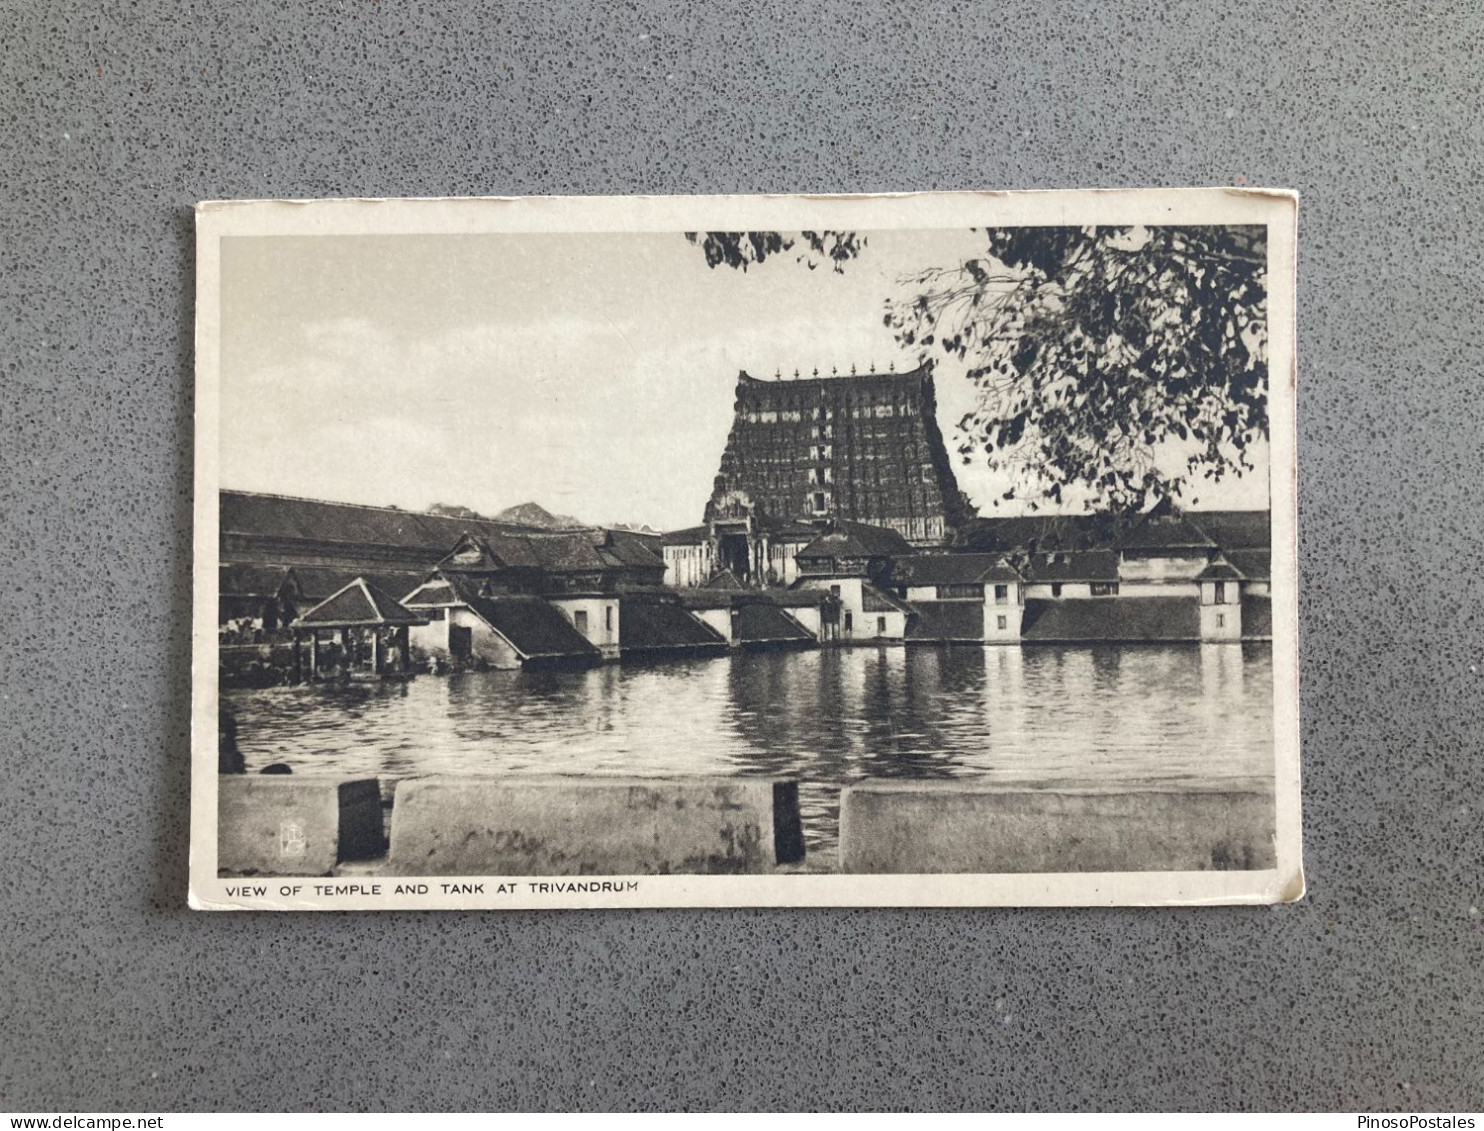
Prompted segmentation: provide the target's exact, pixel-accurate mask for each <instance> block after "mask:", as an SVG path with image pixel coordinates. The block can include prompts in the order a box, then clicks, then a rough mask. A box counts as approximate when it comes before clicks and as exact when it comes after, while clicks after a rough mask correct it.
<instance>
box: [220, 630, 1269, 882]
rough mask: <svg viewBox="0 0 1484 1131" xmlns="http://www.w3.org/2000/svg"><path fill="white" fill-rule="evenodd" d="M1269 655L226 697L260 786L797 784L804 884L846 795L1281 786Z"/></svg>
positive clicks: (695, 672)
mask: <svg viewBox="0 0 1484 1131" xmlns="http://www.w3.org/2000/svg"><path fill="white" fill-rule="evenodd" d="M1272 683H1273V673H1272V655H1271V649H1270V647H1269V646H1267V645H1261V644H1257V645H1231V644H1209V645H1170V646H1160V645H1138V646H1125V647H1066V648H1048V647H1026V648H1013V647H1005V648H964V647H958V648H919V647H913V648H902V647H895V648H892V647H883V648H879V649H878V648H845V649H817V650H809V651H802V652H771V653H740V654H733V655H729V656H722V657H713V658H709V659H698V660H681V661H666V662H663V663H659V662H656V663H652V664H623V665H617V664H610V665H607V666H604V667H601V668H595V669H591V670H588V671H581V672H525V671H521V672H485V673H479V674H465V675H455V676H448V677H433V676H420V677H418V678H417V679H414V680H413V681H411V682H410V683H407V684H386V685H379V684H355V685H351V686H349V687H336V688H330V687H299V688H271V689H268V690H261V691H246V690H242V691H227V692H223V696H222V697H223V701H224V703H225V704H226V705H227V706H228V707H229V709H230V710H232V711H233V712H234V713H235V715H236V717H237V723H238V744H239V746H240V747H241V750H242V753H243V755H244V757H245V758H246V761H247V768H248V770H249V772H255V771H256V770H258V769H260V768H261V767H263V766H264V765H267V764H268V763H270V762H286V763H288V764H289V765H290V766H292V767H293V769H294V772H295V773H298V774H303V773H334V774H364V775H381V776H387V777H393V778H404V779H405V778H414V777H421V776H427V775H432V774H461V773H465V774H467V773H629V774H663V773H716V774H762V775H767V776H787V777H797V778H798V779H799V782H800V802H801V805H802V808H803V817H804V832H805V838H806V841H807V844H808V850H809V853H810V857H811V861H810V862H811V865H812V866H814V867H820V866H824V865H827V864H828V862H830V861H831V860H832V859H833V857H834V853H835V847H836V836H837V829H838V822H839V790H840V787H841V786H842V785H846V784H850V783H852V782H856V781H859V780H861V779H862V778H866V777H920V778H934V777H941V778H949V777H957V776H962V775H990V776H993V777H999V778H1004V779H1016V780H1031V781H1036V782H1043V783H1046V784H1054V783H1057V782H1069V781H1078V782H1085V781H1098V782H1119V781H1127V782H1146V781H1161V782H1166V781H1168V782H1209V781H1215V780H1220V779H1225V778H1232V777H1271V775H1272V772H1273V735H1272V691H1273V687H1272Z"/></svg>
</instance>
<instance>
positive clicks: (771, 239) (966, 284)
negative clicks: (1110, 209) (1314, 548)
mask: <svg viewBox="0 0 1484 1131" xmlns="http://www.w3.org/2000/svg"><path fill="white" fill-rule="evenodd" d="M983 234H984V237H985V254H984V256H983V257H982V258H976V259H971V260H968V261H967V262H965V263H962V264H960V265H958V266H954V267H946V268H930V269H927V270H924V271H922V272H919V273H918V274H916V275H912V276H909V277H908V278H906V279H904V280H902V281H901V282H902V285H903V287H904V288H905V289H906V291H907V292H908V294H909V296H910V297H908V298H905V299H888V300H887V302H886V313H885V324H886V325H887V326H888V327H889V328H890V329H891V330H892V331H893V332H894V333H895V335H896V337H897V340H898V342H900V343H901V344H902V345H903V346H905V347H907V348H910V349H915V350H916V351H918V353H919V354H920V355H921V356H923V357H927V356H931V355H934V354H937V355H946V356H948V357H951V358H953V359H955V360H957V361H958V362H960V363H962V364H963V365H964V367H965V370H966V373H967V376H968V379H969V380H971V381H973V382H974V384H975V385H976V386H977V387H978V389H979V391H980V394H981V396H980V405H979V407H978V408H976V409H975V410H974V411H972V412H970V413H969V414H968V415H966V416H965V417H964V418H963V419H962V420H961V421H960V429H961V432H962V435H963V437H964V439H963V442H962V443H961V444H960V446H959V453H960V455H962V456H963V457H964V459H965V461H966V462H967V461H969V460H975V459H981V458H982V459H983V460H984V461H985V462H986V464H987V465H988V466H989V467H990V468H992V469H998V470H1004V471H1008V472H1010V473H1012V477H1013V481H1014V482H1015V483H1016V486H1015V487H1012V488H1011V489H1010V490H1008V491H1006V492H1005V494H1004V496H1003V499H1004V500H1005V501H1008V500H1012V499H1015V498H1017V496H1018V495H1020V496H1024V497H1025V498H1026V500H1027V505H1028V506H1029V507H1030V508H1031V509H1037V508H1038V507H1040V506H1041V505H1043V504H1044V502H1045V501H1047V500H1049V501H1050V502H1052V503H1055V504H1061V503H1063V502H1064V501H1069V500H1068V496H1073V497H1075V498H1076V499H1077V500H1078V501H1080V502H1081V503H1083V504H1085V505H1086V506H1087V507H1088V508H1090V509H1095V510H1105V511H1109V512H1112V513H1113V514H1123V515H1131V514H1136V513H1140V512H1143V511H1145V510H1148V509H1149V508H1150V507H1151V506H1154V505H1158V504H1160V503H1168V501H1169V500H1170V499H1171V498H1173V497H1174V496H1176V495H1177V494H1178V495H1181V497H1188V496H1189V494H1190V492H1189V488H1191V487H1192V486H1195V485H1196V484H1197V483H1198V481H1202V480H1205V481H1213V482H1214V481H1220V480H1221V479H1223V478H1224V477H1226V476H1228V475H1232V474H1239V473H1240V472H1242V471H1247V470H1251V469H1252V467H1253V465H1252V463H1251V461H1250V460H1249V458H1248V455H1247V449H1248V448H1249V446H1250V445H1251V444H1253V443H1254V442H1256V441H1259V440H1262V439H1265V438H1266V436H1267V433H1268V416H1267V385H1268V378H1267V361H1266V352H1267V288H1266V270H1265V263H1266V258H1267V247H1266V236H1265V231H1264V229H1262V228H1260V227H1251V228H1241V227H1173V226H1170V227H1165V226H1161V227H1148V228H1131V227H1102V228H1067V227H1059V228H994V229H988V230H986V231H985V232H984V233H983ZM687 238H688V239H690V240H691V241H692V242H693V243H699V244H700V245H701V246H702V247H703V248H704V249H705V253H706V262H707V263H708V264H709V265H710V266H712V267H717V266H721V265H726V266H729V267H734V268H735V267H740V268H741V269H743V270H746V269H747V266H748V265H749V264H751V263H761V262H763V261H764V260H765V259H767V258H768V257H769V256H770V255H777V254H780V253H783V252H787V251H789V250H790V249H792V248H793V247H794V246H795V241H794V240H793V238H792V237H790V236H786V235H783V234H781V233H777V232H731V233H727V232H708V233H706V234H705V237H704V239H702V238H701V237H700V236H698V235H697V234H696V233H689V234H688V235H687ZM802 238H803V239H804V240H805V242H806V244H807V246H808V249H809V250H808V251H806V252H803V253H800V254H799V256H798V259H799V261H800V262H804V261H806V260H807V261H808V265H809V266H810V268H811V269H812V268H813V267H815V266H816V264H815V262H814V257H820V258H826V257H827V258H829V259H830V261H831V262H832V264H833V266H834V270H836V271H843V269H844V264H845V263H846V262H847V261H848V260H850V259H853V258H855V257H856V256H857V255H859V254H860V253H861V251H862V249H863V248H864V246H865V243H866V241H865V239H864V237H858V235H857V234H856V233H840V232H820V233H809V232H805V233H802ZM1172 453H1173V461H1172ZM1172 466H1174V467H1175V468H1176V470H1170V468H1171V467H1172ZM1191 501H1196V500H1195V499H1194V498H1192V499H1191ZM998 502H999V501H998V500H997V501H996V505H998Z"/></svg>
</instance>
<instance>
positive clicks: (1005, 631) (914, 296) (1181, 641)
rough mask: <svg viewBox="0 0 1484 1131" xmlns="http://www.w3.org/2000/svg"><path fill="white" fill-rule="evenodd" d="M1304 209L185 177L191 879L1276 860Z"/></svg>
mask: <svg viewBox="0 0 1484 1131" xmlns="http://www.w3.org/2000/svg"><path fill="white" fill-rule="evenodd" d="M1294 208H1295V200H1294V198H1293V197H1292V196H1291V195H1288V194H1282V193H1262V192H1243V191H1241V190H1230V191H1226V190H1186V191H1176V190H1159V191H1153V190H1151V191H1119V192H1105V193H1028V194H972V193H962V194H935V195H921V196H896V197H854V198H793V197H751V198H748V197H732V198H631V199H627V200H626V199H621V198H587V199H579V198H569V199H558V198H547V199H542V198H530V199H511V200H461V201H437V200H427V201H324V202H311V203H302V202H301V203H294V204H291V203H285V202H218V203H212V204H206V205H202V206H200V208H198V210H197V226H198V273H199V286H198V326H197V330H198V338H197V351H198V373H197V453H196V461H197V463H196V508H197V512H196V513H197V530H196V567H197V572H196V578H195V587H196V603H195V701H194V720H193V734H194V744H195V749H194V754H193V757H194V785H195V788H194V790H193V845H192V893H191V894H192V904H193V906H196V907H198V908H285V909H294V908H305V909H323V908H336V909H351V908H362V909H363V908H376V907H387V908H397V907H471V908H501V907H545V906H550V907H570V906H667V905H675V906H691V905H719V906H725V905H734V904H735V905H754V904H776V905H800V906H807V905H831V904H832V905H872V904H880V905H902V904H918V905H933V904H943V905H950V904H1017V903H1052V904H1056V903H1066V904H1099V903H1102V904H1107V903H1185V902H1188V903H1212V902H1278V901H1285V900H1292V899H1296V898H1299V897H1300V896H1301V895H1302V892H1303V879H1302V870H1301V864H1300V855H1299V815H1298V755H1297V663H1296V631H1295V615H1294V592H1295V564H1294V561H1295V533H1294V531H1295V513H1294V501H1293V497H1294V486H1293V485H1294V459H1293V354H1292V344H1291V339H1292V332H1293V330H1292V323H1293V229H1294Z"/></svg>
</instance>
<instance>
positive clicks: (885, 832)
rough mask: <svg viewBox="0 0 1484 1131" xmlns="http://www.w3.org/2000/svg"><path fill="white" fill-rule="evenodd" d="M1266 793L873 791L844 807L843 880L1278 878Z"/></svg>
mask: <svg viewBox="0 0 1484 1131" xmlns="http://www.w3.org/2000/svg"><path fill="white" fill-rule="evenodd" d="M1276 820H1277V818H1276V809H1275V806H1274V799H1273V787H1272V784H1271V783H1264V782H1254V781H1235V782H1232V783H1229V784H1220V785H1210V786H1184V785H1164V784H1161V785H1157V786H1147V787H1145V786H1139V785H1130V786H1122V785H1108V784H1098V785H1082V786H1073V785H1068V786H1058V787H1054V788H1039V787H1032V786H1027V785H1023V784H1013V783H1004V782H998V781H994V780H990V779H960V780H949V781H892V780H872V781H866V782H862V783H861V784H859V785H855V786H851V787H849V788H847V789H846V790H845V791H844V793H843V794H842V796H841V800H840V858H841V867H842V870H843V871H846V872H857V873H907V874H913V873H928V872H977V873H995V872H1198V871H1209V870H1260V869H1267V868H1272V867H1275V866H1276V854H1275V848H1274V833H1275V828H1276Z"/></svg>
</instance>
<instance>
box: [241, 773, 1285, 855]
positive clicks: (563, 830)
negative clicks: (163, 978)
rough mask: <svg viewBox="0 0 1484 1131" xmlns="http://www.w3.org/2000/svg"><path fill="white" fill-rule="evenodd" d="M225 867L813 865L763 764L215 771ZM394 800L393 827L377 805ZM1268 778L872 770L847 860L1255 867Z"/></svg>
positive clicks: (854, 806)
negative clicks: (494, 771)
mask: <svg viewBox="0 0 1484 1131" xmlns="http://www.w3.org/2000/svg"><path fill="white" fill-rule="evenodd" d="M219 781H220V786H221V792H220V812H221V816H220V831H219V837H218V870H219V871H220V872H221V874H222V875H230V876H243V875H264V876H322V875H330V874H334V873H337V872H341V871H346V872H353V873H355V874H359V875H396V876H462V875H486V876H579V875H582V876H588V875H616V876H622V875H749V874H751V875H757V874H770V873H775V872H779V871H782V872H794V871H799V870H808V866H807V862H806V861H805V859H804V855H805V853H804V839H803V834H802V826H801V821H800V813H799V795H798V784H797V782H795V781H790V780H779V779H770V778H762V777H686V776H682V777H667V778H638V777H608V776H597V775H595V776H587V777H536V776H519V775H511V776H505V777H441V778H423V779H416V780H410V781H404V782H400V783H397V785H396V788H395V790H390V789H388V790H386V791H385V792H386V796H387V802H384V801H383V789H382V786H381V784H380V783H378V781H377V779H375V778H363V779H357V780H346V779H339V778H333V777H316V776H313V775H307V774H306V775H303V776H282V777H257V776H246V775H238V774H223V775H221V776H220V778H219ZM386 803H390V822H389V829H390V836H389V837H388V836H386V835H385V834H384V827H385V826H384V824H383V816H384V813H383V805H384V804H386ZM1274 830H1275V810H1274V801H1273V787H1272V783H1271V782H1259V781H1245V780H1236V781H1232V782H1228V783H1207V784H1184V783H1179V784H1176V783H1164V784H1160V783H1154V784H1149V785H1145V786H1134V785H1110V784H1106V783H1101V784H1091V783H1089V784H1084V785H1075V784H1070V785H1069V784H1058V785H1055V786H1048V785H1045V784H1027V783H1015V782H1003V781H996V780H993V779H988V778H966V779H953V780H947V781H904V780H886V779H880V780H867V781H864V782H861V783H858V784H856V785H852V786H848V787H847V788H846V789H845V790H844V791H843V792H842V795H841V813H840V870H841V871H843V872H847V873H861V874H865V873H895V874H924V873H952V872H958V873H1047V872H1146V871H1178V872H1183V871H1210V870H1262V869H1269V868H1272V867H1274V866H1275V853H1274Z"/></svg>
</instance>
